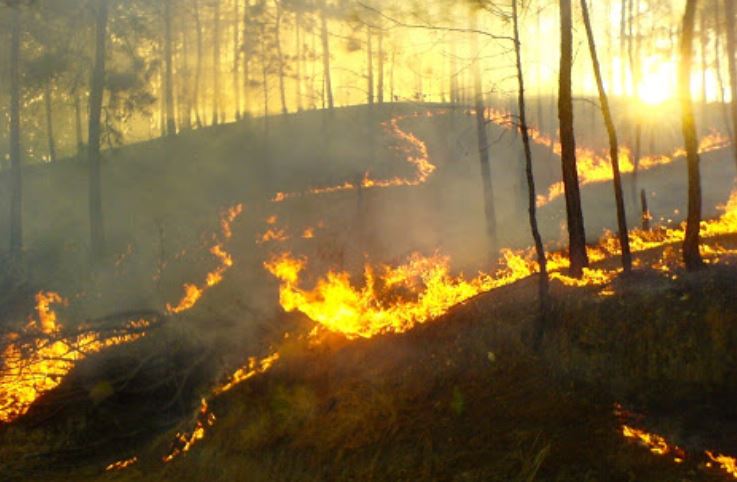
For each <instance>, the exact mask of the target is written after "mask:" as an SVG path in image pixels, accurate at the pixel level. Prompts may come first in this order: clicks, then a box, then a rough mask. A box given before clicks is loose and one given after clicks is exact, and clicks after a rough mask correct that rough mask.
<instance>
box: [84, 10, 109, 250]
mask: <svg viewBox="0 0 737 482" xmlns="http://www.w3.org/2000/svg"><path fill="white" fill-rule="evenodd" d="M108 7H109V5H108V0H98V2H97V14H96V20H95V62H94V67H93V70H92V81H91V83H90V109H89V111H90V113H89V146H88V149H87V154H88V156H87V159H88V163H89V209H90V248H91V252H92V257H93V259H95V260H99V259H100V258H101V256H102V255H103V254H104V252H105V230H104V225H103V216H102V186H101V179H100V178H101V175H100V137H101V117H102V100H103V95H104V93H105V54H106V46H107V21H108Z"/></svg>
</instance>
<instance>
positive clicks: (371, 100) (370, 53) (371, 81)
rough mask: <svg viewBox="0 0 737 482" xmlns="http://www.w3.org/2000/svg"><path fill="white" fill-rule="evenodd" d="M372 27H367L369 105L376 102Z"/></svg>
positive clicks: (367, 90)
mask: <svg viewBox="0 0 737 482" xmlns="http://www.w3.org/2000/svg"><path fill="white" fill-rule="evenodd" d="M371 37H372V35H371V27H369V26H367V27H366V51H367V55H368V57H367V59H366V82H367V85H366V87H367V89H366V92H367V101H368V104H369V105H372V104H373V103H374V52H373V47H372V45H371Z"/></svg>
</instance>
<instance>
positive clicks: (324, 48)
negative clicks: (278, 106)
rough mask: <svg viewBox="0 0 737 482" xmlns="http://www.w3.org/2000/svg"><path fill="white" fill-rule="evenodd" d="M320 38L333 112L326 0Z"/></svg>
mask: <svg viewBox="0 0 737 482" xmlns="http://www.w3.org/2000/svg"><path fill="white" fill-rule="evenodd" d="M320 7H321V8H320V36H321V38H322V73H323V79H324V84H323V88H324V89H325V96H326V98H327V101H328V109H330V111H331V112H332V111H333V108H334V107H335V104H334V102H333V82H332V79H331V78H330V39H329V38H328V18H327V11H326V9H327V7H326V6H325V0H322V1H321V2H320Z"/></svg>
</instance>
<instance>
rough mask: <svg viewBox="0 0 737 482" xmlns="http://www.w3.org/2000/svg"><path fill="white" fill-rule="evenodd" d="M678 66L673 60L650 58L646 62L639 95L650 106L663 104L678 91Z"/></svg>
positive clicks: (638, 90)
mask: <svg viewBox="0 0 737 482" xmlns="http://www.w3.org/2000/svg"><path fill="white" fill-rule="evenodd" d="M676 75H677V67H676V64H675V62H673V61H672V60H665V61H664V60H662V59H658V58H649V59H646V61H645V62H644V66H643V70H642V78H641V79H640V82H639V83H638V84H637V97H638V98H639V100H640V101H641V102H642V103H643V104H646V105H649V106H658V105H662V104H664V103H665V102H667V101H669V100H671V99H673V98H674V97H675V93H676Z"/></svg>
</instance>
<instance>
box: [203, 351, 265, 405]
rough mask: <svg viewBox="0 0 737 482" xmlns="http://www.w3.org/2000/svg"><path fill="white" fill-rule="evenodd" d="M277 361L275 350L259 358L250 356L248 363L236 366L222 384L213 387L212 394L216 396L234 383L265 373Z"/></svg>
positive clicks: (229, 388)
mask: <svg viewBox="0 0 737 482" xmlns="http://www.w3.org/2000/svg"><path fill="white" fill-rule="evenodd" d="M277 361H279V353H278V352H275V353H273V354H271V355H269V356H267V357H264V358H261V359H260V360H259V359H257V358H256V357H250V358H249V359H248V363H247V364H246V365H244V366H242V367H240V368H238V369H237V370H236V371H235V372H233V374H232V375H230V377H229V378H228V381H227V382H225V383H224V384H222V385H220V386H218V387H215V389H214V390H213V395H215V396H217V395H220V394H221V393H225V392H227V391H229V390H231V389H232V388H233V387H235V386H236V385H239V384H241V383H243V382H245V381H246V380H248V379H250V378H253V377H254V376H256V375H259V374H261V373H265V372H266V371H268V370H269V369H270V368H271V367H272V366H274V363H276V362H277Z"/></svg>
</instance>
